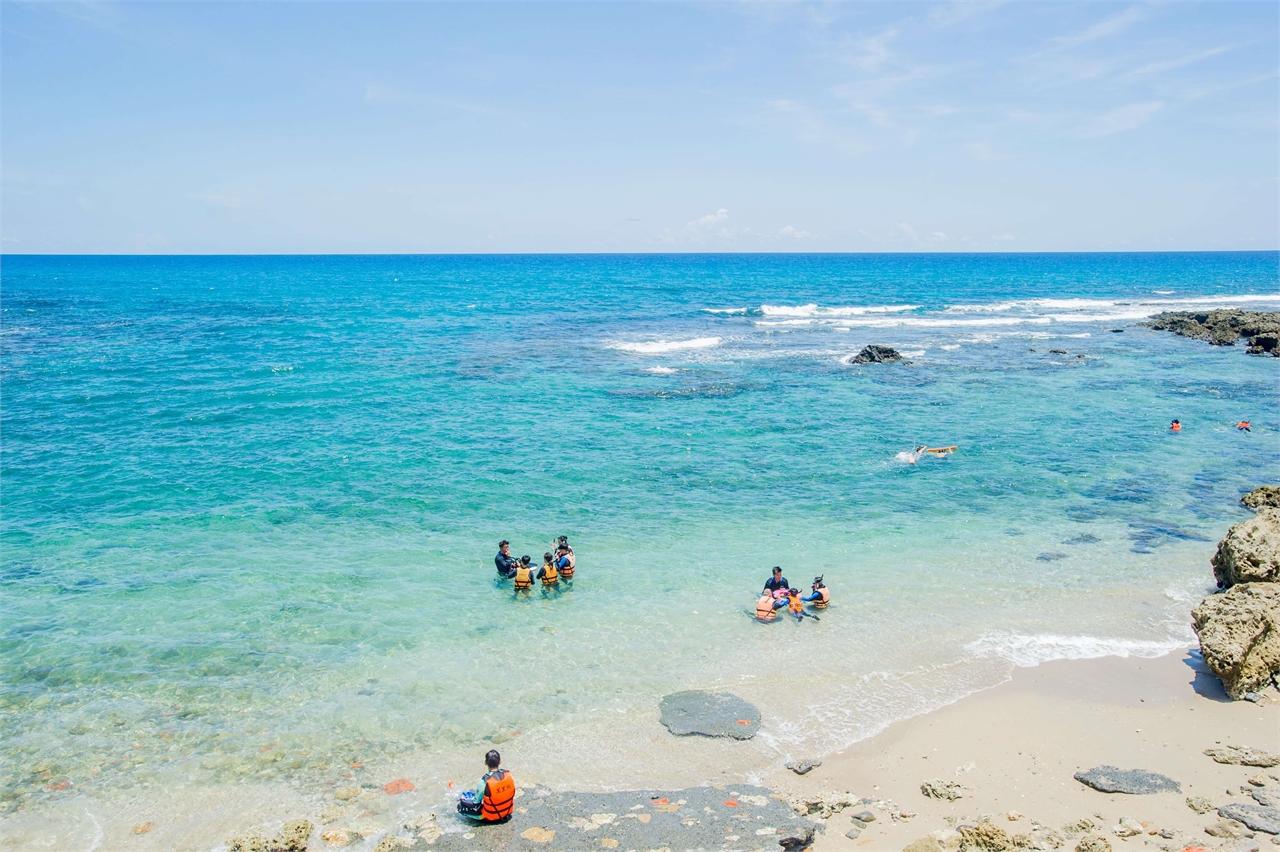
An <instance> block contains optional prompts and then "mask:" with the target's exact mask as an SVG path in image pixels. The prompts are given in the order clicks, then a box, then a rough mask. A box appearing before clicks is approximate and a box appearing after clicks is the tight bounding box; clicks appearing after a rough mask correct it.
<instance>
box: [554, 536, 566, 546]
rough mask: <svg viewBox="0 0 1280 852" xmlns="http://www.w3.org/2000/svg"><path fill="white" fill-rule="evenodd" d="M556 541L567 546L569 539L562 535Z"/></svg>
mask: <svg viewBox="0 0 1280 852" xmlns="http://www.w3.org/2000/svg"><path fill="white" fill-rule="evenodd" d="M556 541H558V542H560V543H561V544H568V543H569V537H568V536H567V535H562V536H560V537H559V538H558V539H556Z"/></svg>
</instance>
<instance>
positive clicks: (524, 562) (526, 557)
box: [520, 553, 530, 565]
mask: <svg viewBox="0 0 1280 852" xmlns="http://www.w3.org/2000/svg"><path fill="white" fill-rule="evenodd" d="M529 561H530V557H529V554H527V553H526V554H525V555H524V556H521V557H520V564H521V565H528V564H529Z"/></svg>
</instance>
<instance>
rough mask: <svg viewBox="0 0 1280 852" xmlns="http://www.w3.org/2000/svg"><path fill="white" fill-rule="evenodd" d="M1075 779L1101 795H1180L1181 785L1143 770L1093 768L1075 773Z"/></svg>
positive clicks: (1108, 767)
mask: <svg viewBox="0 0 1280 852" xmlns="http://www.w3.org/2000/svg"><path fill="white" fill-rule="evenodd" d="M1074 777H1075V779H1076V780H1077V781H1079V782H1080V783H1081V784H1084V785H1086V786H1088V787H1092V788H1093V789H1095V790H1101V791H1102V792H1103V793H1130V794H1133V795H1138V796H1145V795H1149V794H1151V793H1181V792H1182V785H1181V784H1179V783H1178V782H1177V781H1174V780H1173V779H1172V778H1169V777H1168V776H1165V775H1160V774H1158V773H1155V772H1147V771H1146V770H1145V769H1117V768H1116V767H1114V766H1095V767H1094V768H1092V769H1090V770H1089V771H1088V772H1077V773H1076V774H1075V776H1074Z"/></svg>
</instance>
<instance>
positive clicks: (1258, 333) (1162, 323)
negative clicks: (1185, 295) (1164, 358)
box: [1140, 309, 1280, 356]
mask: <svg viewBox="0 0 1280 852" xmlns="http://www.w3.org/2000/svg"><path fill="white" fill-rule="evenodd" d="M1140 324H1141V325H1144V326H1146V327H1147V328H1154V329H1157V330H1160V331H1172V332H1173V333H1174V334H1177V335H1181V336H1182V337H1191V338H1195V339H1196V340H1207V341H1209V342H1210V343H1212V344H1213V345H1214V346H1234V345H1235V343H1236V341H1237V340H1238V339H1239V338H1241V337H1244V338H1248V340H1249V349H1248V353H1249V354H1250V355H1276V356H1280V312H1277V311H1241V310H1235V309H1230V310H1219V311H1166V312H1164V313H1162V314H1157V315H1155V316H1154V317H1152V318H1151V319H1149V320H1147V321H1146V322H1144V323H1140Z"/></svg>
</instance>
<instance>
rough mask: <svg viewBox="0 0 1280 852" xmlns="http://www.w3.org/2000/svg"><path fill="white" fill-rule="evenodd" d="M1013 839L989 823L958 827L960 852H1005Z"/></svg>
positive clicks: (1010, 847) (1001, 829)
mask: <svg viewBox="0 0 1280 852" xmlns="http://www.w3.org/2000/svg"><path fill="white" fill-rule="evenodd" d="M1012 848H1013V839H1012V838H1011V837H1009V835H1008V833H1006V832H1005V830H1004V829H1003V828H1000V827H999V826H996V825H992V824H991V823H989V822H982V823H978V824H977V825H962V826H960V852H1006V850H1009V849H1012Z"/></svg>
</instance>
